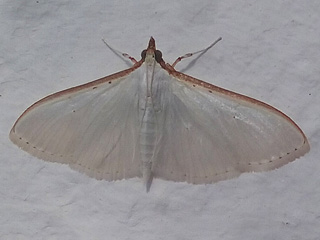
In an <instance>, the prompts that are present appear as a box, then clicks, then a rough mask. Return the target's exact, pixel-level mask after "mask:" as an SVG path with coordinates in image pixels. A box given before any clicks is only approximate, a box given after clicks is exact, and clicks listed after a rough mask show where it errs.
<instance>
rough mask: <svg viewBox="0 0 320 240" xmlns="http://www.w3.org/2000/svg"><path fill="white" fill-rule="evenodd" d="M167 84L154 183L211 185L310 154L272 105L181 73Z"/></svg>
mask: <svg viewBox="0 0 320 240" xmlns="http://www.w3.org/2000/svg"><path fill="white" fill-rule="evenodd" d="M163 72H165V71H163ZM163 79H167V80H164V81H163V85H162V88H164V89H166V90H165V91H164V92H165V95H164V96H162V99H163V101H164V103H163V106H162V111H160V112H158V116H157V119H158V122H159V126H160V128H161V129H163V132H162V133H161V135H160V136H159V140H158V142H159V143H158V149H157V151H156V153H155V159H156V160H155V161H156V162H155V164H154V169H153V172H154V176H155V177H159V178H163V179H167V180H173V181H187V182H190V183H195V184H201V183H211V182H216V181H220V180H224V179H229V178H233V177H236V176H239V175H240V174H241V173H243V172H251V171H265V170H271V169H275V168H278V167H280V166H282V165H284V164H286V163H288V162H290V161H293V160H294V159H295V158H297V157H300V156H302V155H303V154H305V153H306V152H308V151H309V144H308V141H307V139H306V137H305V135H304V134H303V132H302V131H301V130H300V128H299V127H298V126H297V125H296V124H295V123H294V122H293V121H292V120H291V119H290V118H289V117H287V116H286V115H284V114H283V113H281V112H279V111H278V110H276V109H275V108H273V107H271V106H269V105H267V104H264V103H262V102H259V101H257V100H255V99H252V98H248V97H245V96H242V95H239V94H236V93H233V92H230V91H227V90H224V89H221V88H218V87H215V86H212V85H210V84H207V83H204V82H202V81H200V80H197V79H194V78H191V77H189V76H187V75H184V74H181V73H176V76H172V75H170V76H169V75H168V76H167V77H163ZM190 79H192V80H191V81H190Z"/></svg>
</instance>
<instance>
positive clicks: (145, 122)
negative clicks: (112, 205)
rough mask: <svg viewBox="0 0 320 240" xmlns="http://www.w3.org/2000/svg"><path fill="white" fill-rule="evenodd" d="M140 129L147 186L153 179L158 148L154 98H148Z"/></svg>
mask: <svg viewBox="0 0 320 240" xmlns="http://www.w3.org/2000/svg"><path fill="white" fill-rule="evenodd" d="M142 114H143V116H142V120H141V127H140V133H139V134H140V138H139V140H140V142H139V144H140V157H141V167H142V169H141V170H142V175H143V179H144V182H145V183H146V184H147V183H148V182H149V181H150V178H151V175H152V174H151V168H152V163H153V157H154V151H155V147H156V133H157V124H156V117H155V110H154V108H153V103H152V98H151V97H147V99H146V104H145V108H144V110H143V112H142Z"/></svg>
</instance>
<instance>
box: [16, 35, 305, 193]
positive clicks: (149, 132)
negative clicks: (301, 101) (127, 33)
mask: <svg viewBox="0 0 320 240" xmlns="http://www.w3.org/2000/svg"><path fill="white" fill-rule="evenodd" d="M219 40H220V39H219ZM141 55H142V59H141V60H140V61H135V60H134V59H133V62H135V64H134V65H133V66H132V67H131V68H129V69H126V70H124V71H121V72H118V73H115V74H112V75H110V76H107V77H104V78H101V79H98V80H95V81H93V82H89V83H87V84H83V85H80V86H77V87H73V88H70V89H67V90H64V91H61V92H57V93H54V94H52V95H49V96H47V97H45V98H43V99H41V100H40V101H38V102H36V103H34V104H33V105H32V106H30V107H29V108H28V109H27V110H26V111H25V112H24V113H23V114H22V115H21V116H20V117H19V119H18V120H17V121H16V123H15V124H14V126H13V128H12V130H11V132H10V139H11V140H12V142H14V143H15V144H17V145H18V146H19V147H21V148H22V149H23V150H25V151H27V152H28V153H30V154H32V155H34V156H36V157H38V158H41V159H44V160H47V161H52V162H60V163H65V164H69V165H70V166H71V167H72V168H74V169H77V170H79V171H81V172H84V173H86V174H88V175H89V176H91V177H94V178H97V179H106V180H109V181H112V180H118V179H124V178H125V179H127V178H133V177H141V176H142V177H143V179H144V183H145V184H146V187H147V189H148V188H149V186H150V184H151V181H152V178H153V177H156V178H162V179H166V180H172V181H186V182H188V183H194V184H203V183H213V182H217V181H219V180H224V179H229V178H233V177H236V176H239V175H240V174H241V173H243V172H251V171H265V170H271V169H275V168H278V167H280V166H282V165H284V164H286V163H288V162H291V161H293V160H294V159H296V158H298V157H300V156H302V155H304V154H305V153H306V152H308V151H309V149H310V147H309V144H308V140H307V138H306V136H305V135H304V133H303V132H302V131H301V129H300V128H299V127H298V126H297V125H296V124H295V123H294V122H293V121H292V120H291V119H290V118H289V117H288V116H286V115H285V114H283V113H282V112H280V111H278V110H277V109H275V108H273V107H271V106H269V105H267V104H265V103H263V102H260V101H258V100H255V99H252V98H250V97H247V96H243V95H240V94H237V93H234V92H231V91H228V90H225V89H222V88H219V87H217V86H214V85H211V84H209V83H206V82H203V81H201V80H198V79H196V78H193V77H191V76H188V75H185V74H183V73H181V72H178V71H176V70H175V69H174V65H175V64H176V63H177V62H178V61H180V60H181V57H180V58H178V59H177V61H176V62H175V63H174V64H173V65H169V64H166V63H165V62H164V60H163V59H162V56H161V52H160V51H158V50H156V47H155V41H154V39H153V38H151V39H150V41H149V45H148V48H147V49H146V50H144V51H143V52H142V54H141ZM184 57H187V55H185V56H183V57H182V58H184ZM130 59H131V58H130Z"/></svg>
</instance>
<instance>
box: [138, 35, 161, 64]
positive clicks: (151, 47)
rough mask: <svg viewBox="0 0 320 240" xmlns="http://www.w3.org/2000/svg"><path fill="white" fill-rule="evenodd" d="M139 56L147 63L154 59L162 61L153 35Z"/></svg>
mask: <svg viewBox="0 0 320 240" xmlns="http://www.w3.org/2000/svg"><path fill="white" fill-rule="evenodd" d="M141 57H142V59H143V60H144V61H145V62H146V63H148V64H151V63H153V62H154V61H157V62H158V63H160V62H161V61H163V60H162V53H161V51H159V50H157V49H156V42H155V40H154V38H153V37H151V38H150V40H149V44H148V47H147V49H145V50H143V51H142V52H141Z"/></svg>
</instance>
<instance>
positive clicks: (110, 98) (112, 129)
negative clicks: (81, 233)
mask: <svg viewBox="0 0 320 240" xmlns="http://www.w3.org/2000/svg"><path fill="white" fill-rule="evenodd" d="M133 70H134V68H131V69H128V70H125V71H123V72H120V73H118V74H114V75H111V76H109V77H106V78H102V79H100V80H96V81H94V82H91V83H88V84H85V85H82V86H79V87H75V88H71V89H68V90H65V91H62V92H58V93H56V94H53V95H50V96H48V97H46V98H44V99H42V100H40V101H38V102H37V103H35V104H34V105H32V106H31V107H30V108H29V109H27V110H26V111H25V112H24V114H23V115H21V117H20V118H19V119H18V120H17V122H16V123H15V125H14V127H13V128H12V130H11V133H10V138H11V140H12V141H13V142H14V143H15V144H17V145H18V146H20V147H21V148H22V149H24V150H25V151H27V152H29V153H31V154H32V155H34V156H36V157H39V158H41V159H44V160H47V161H54V162H61V163H67V164H69V165H70V166H71V167H73V168H75V169H78V170H80V171H82V172H85V173H86V174H88V175H89V176H92V177H95V178H97V179H102V178H103V179H107V180H116V179H122V178H130V177H135V176H139V175H140V169H139V164H140V162H139V151H137V147H138V146H137V144H136V143H137V138H138V135H139V134H138V130H139V119H138V114H137V104H138V103H137V101H138V98H137V97H136V94H137V89H136V88H137V86H138V85H137V83H138V81H139V79H138V77H137V75H136V74H137V73H135V72H132V71H133Z"/></svg>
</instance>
